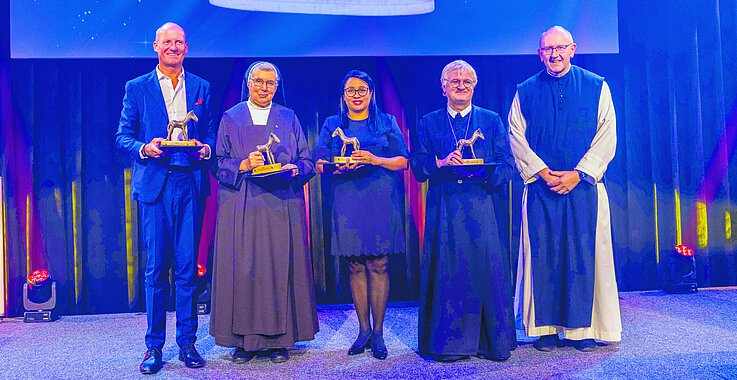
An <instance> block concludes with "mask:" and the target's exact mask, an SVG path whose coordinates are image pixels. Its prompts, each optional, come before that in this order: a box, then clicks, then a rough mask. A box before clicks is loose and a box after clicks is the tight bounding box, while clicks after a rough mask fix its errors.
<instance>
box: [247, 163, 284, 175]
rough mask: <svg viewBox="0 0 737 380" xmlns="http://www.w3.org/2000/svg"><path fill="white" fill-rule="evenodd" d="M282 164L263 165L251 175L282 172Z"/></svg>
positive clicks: (252, 171)
mask: <svg viewBox="0 0 737 380" xmlns="http://www.w3.org/2000/svg"><path fill="white" fill-rule="evenodd" d="M281 170H282V169H281V164H280V163H276V164H270V165H263V166H259V167H257V168H256V169H253V170H251V175H259V174H267V173H274V172H278V171H281Z"/></svg>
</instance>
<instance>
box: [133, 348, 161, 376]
mask: <svg viewBox="0 0 737 380" xmlns="http://www.w3.org/2000/svg"><path fill="white" fill-rule="evenodd" d="M163 366H164V362H163V361H162V360H161V350H159V349H158V348H156V347H153V348H149V349H148V350H146V354H145V355H144V356H143V361H142V362H141V365H140V366H138V369H139V370H140V371H141V373H142V374H144V375H151V374H154V373H156V372H159V370H161V367H163Z"/></svg>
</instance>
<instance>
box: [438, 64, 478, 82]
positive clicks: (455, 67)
mask: <svg viewBox="0 0 737 380" xmlns="http://www.w3.org/2000/svg"><path fill="white" fill-rule="evenodd" d="M453 70H458V71H466V72H469V73H471V80H473V84H476V83H478V81H479V79H478V77H477V76H476V70H474V68H473V66H471V65H469V64H468V62H466V61H464V60H462V59H457V60H455V61H453V62H451V63H449V64H447V65H445V67H443V72H442V73H440V87H443V86H444V85H445V81H446V80H448V74H450V72H451V71H453Z"/></svg>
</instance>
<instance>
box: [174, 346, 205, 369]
mask: <svg viewBox="0 0 737 380" xmlns="http://www.w3.org/2000/svg"><path fill="white" fill-rule="evenodd" d="M179 360H181V361H183V362H184V365H185V366H187V368H200V367H204V366H205V363H206V362H205V359H203V358H202V356H200V353H199V352H197V349H196V348H195V347H194V343H190V344H188V345H186V346H185V347H182V348H180V349H179Z"/></svg>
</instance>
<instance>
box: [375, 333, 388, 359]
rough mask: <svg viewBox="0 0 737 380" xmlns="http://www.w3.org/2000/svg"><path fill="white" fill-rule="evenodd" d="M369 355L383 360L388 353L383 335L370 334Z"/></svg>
mask: <svg viewBox="0 0 737 380" xmlns="http://www.w3.org/2000/svg"><path fill="white" fill-rule="evenodd" d="M371 355H373V356H374V357H375V358H377V359H379V360H384V359H386V357H387V355H389V352H387V350H386V345H385V344H384V335H382V334H373V335H372V336H371Z"/></svg>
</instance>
